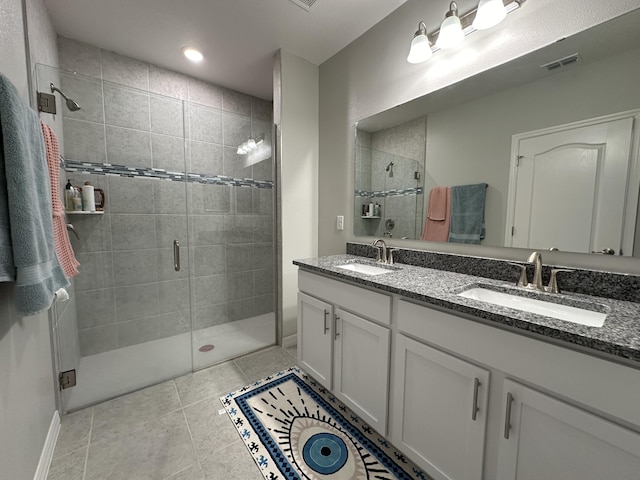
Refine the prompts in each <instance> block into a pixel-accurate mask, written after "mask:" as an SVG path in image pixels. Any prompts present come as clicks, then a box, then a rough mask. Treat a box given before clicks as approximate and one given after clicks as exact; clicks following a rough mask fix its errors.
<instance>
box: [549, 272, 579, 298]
mask: <svg viewBox="0 0 640 480" xmlns="http://www.w3.org/2000/svg"><path fill="white" fill-rule="evenodd" d="M558 272H573V270H570V269H568V268H552V269H551V278H550V279H549V286H547V287H546V288H545V290H546V291H547V292H551V293H560V288H559V287H558V278H557V277H558Z"/></svg>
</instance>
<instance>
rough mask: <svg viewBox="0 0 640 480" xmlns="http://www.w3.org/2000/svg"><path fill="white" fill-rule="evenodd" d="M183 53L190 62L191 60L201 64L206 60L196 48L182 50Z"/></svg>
mask: <svg viewBox="0 0 640 480" xmlns="http://www.w3.org/2000/svg"><path fill="white" fill-rule="evenodd" d="M182 53H183V54H184V56H185V57H187V58H188V59H189V60H191V61H192V62H194V63H198V62H201V61H202V59H203V58H204V56H203V55H202V53H200V52H199V51H198V50H196V49H195V48H191V47H184V48H183V49H182Z"/></svg>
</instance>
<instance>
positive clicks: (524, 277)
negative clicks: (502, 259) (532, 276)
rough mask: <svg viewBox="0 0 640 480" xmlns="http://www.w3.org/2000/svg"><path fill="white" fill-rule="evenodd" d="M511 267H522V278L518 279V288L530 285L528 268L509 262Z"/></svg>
mask: <svg viewBox="0 0 640 480" xmlns="http://www.w3.org/2000/svg"><path fill="white" fill-rule="evenodd" d="M509 265H513V266H514V267H520V278H519V279H518V283H516V287H526V286H527V285H528V284H529V279H528V278H527V266H526V265H521V264H519V263H511V262H509Z"/></svg>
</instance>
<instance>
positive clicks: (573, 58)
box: [540, 53, 582, 70]
mask: <svg viewBox="0 0 640 480" xmlns="http://www.w3.org/2000/svg"><path fill="white" fill-rule="evenodd" d="M580 60H582V57H581V56H580V54H579V53H574V54H573V55H569V56H567V57H564V58H559V59H558V60H554V61H553V62H549V63H545V64H544V65H540V68H546V69H547V70H556V69H558V68H560V67H566V66H568V65H572V64H574V63H577V62H579V61H580Z"/></svg>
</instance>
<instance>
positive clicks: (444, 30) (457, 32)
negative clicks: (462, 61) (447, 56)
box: [436, 2, 464, 49]
mask: <svg viewBox="0 0 640 480" xmlns="http://www.w3.org/2000/svg"><path fill="white" fill-rule="evenodd" d="M463 40H464V33H462V24H461V23H460V17H459V16H458V4H457V3H456V2H451V3H450V4H449V11H448V12H447V13H446V15H445V17H444V21H443V22H442V25H440V33H439V34H438V40H437V42H436V45H437V46H438V48H442V49H446V48H453V47H457V46H458V45H460V44H461V43H462V41H463Z"/></svg>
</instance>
